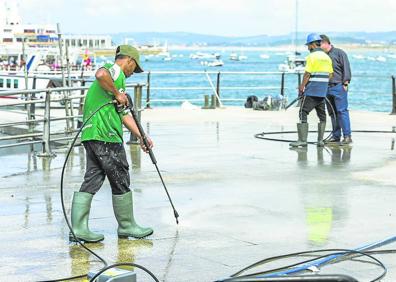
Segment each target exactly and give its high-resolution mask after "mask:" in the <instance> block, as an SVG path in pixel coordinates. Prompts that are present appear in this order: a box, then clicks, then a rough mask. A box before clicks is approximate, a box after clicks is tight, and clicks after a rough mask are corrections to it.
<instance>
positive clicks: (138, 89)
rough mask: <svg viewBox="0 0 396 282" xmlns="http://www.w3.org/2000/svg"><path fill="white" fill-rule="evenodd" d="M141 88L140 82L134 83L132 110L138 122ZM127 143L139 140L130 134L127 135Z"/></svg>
mask: <svg viewBox="0 0 396 282" xmlns="http://www.w3.org/2000/svg"><path fill="white" fill-rule="evenodd" d="M142 88H143V86H142V85H140V84H137V85H135V87H134V95H133V110H134V111H135V113H136V116H137V118H138V121H137V122H140V120H141V108H142ZM127 144H139V140H138V139H137V137H136V136H135V135H133V134H132V132H131V134H130V136H129V141H128V142H127Z"/></svg>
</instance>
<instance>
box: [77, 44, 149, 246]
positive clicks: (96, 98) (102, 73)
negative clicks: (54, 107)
mask: <svg viewBox="0 0 396 282" xmlns="http://www.w3.org/2000/svg"><path fill="white" fill-rule="evenodd" d="M139 58H140V56H139V52H138V51H137V50H136V48H134V47H132V46H129V45H120V46H118V47H117V50H116V55H115V62H114V64H105V65H104V66H103V67H101V68H100V69H98V71H97V72H96V74H95V77H96V80H95V81H94V82H93V83H92V85H91V87H90V88H89V90H88V93H87V96H86V98H85V103H84V121H86V120H87V119H88V117H89V116H91V115H92V113H93V112H94V111H95V110H97V109H98V108H99V107H100V106H102V105H104V104H106V103H108V102H110V101H114V100H117V102H118V104H119V105H123V106H127V105H128V99H127V97H126V94H125V80H126V78H127V77H129V76H131V75H132V74H133V73H140V72H143V70H142V68H141V66H140V59H139ZM122 125H125V127H126V128H128V129H129V130H130V131H131V132H132V134H134V135H135V136H137V137H138V139H140V141H142V140H141V136H140V133H139V130H138V128H137V126H136V123H135V121H134V119H133V117H132V116H131V115H129V114H128V113H127V111H126V110H125V111H124V112H121V113H119V111H117V109H116V107H115V106H113V105H109V106H106V107H103V108H102V109H101V110H100V111H98V112H97V113H96V114H95V115H93V116H92V118H91V119H90V120H89V121H88V122H87V123H86V125H85V126H84V128H83V130H82V135H81V141H82V143H83V145H84V148H85V152H86V159H87V165H86V172H85V176H84V182H83V183H82V185H81V188H80V191H79V192H75V193H74V195H73V201H72V210H71V222H72V227H73V232H74V233H75V235H76V237H77V238H78V239H80V240H81V241H84V242H99V241H101V240H103V239H104V236H103V235H102V234H98V233H94V232H92V231H90V230H89V227H88V218H89V213H90V209H91V202H92V198H93V196H94V195H95V193H96V192H98V191H99V189H100V188H101V186H102V184H103V181H104V180H105V178H106V176H107V179H108V180H109V182H110V186H111V190H112V201H113V209H114V214H115V217H116V219H117V222H118V231H117V233H118V236H119V237H121V238H122V237H126V238H127V237H135V238H143V237H146V236H149V235H151V234H152V233H153V229H151V228H147V227H141V226H139V225H138V224H137V223H136V222H135V219H134V215H133V198H132V191H131V190H130V188H129V186H130V176H129V164H128V161H127V158H126V154H125V149H124V146H123V131H122ZM148 143H149V146H150V148H151V147H152V146H153V143H152V141H151V139H150V138H148ZM140 144H141V147H142V149H143V150H144V151H146V152H147V151H148V148H146V147H145V146H144V144H143V142H140ZM70 240H71V241H75V239H74V237H73V235H72V234H70Z"/></svg>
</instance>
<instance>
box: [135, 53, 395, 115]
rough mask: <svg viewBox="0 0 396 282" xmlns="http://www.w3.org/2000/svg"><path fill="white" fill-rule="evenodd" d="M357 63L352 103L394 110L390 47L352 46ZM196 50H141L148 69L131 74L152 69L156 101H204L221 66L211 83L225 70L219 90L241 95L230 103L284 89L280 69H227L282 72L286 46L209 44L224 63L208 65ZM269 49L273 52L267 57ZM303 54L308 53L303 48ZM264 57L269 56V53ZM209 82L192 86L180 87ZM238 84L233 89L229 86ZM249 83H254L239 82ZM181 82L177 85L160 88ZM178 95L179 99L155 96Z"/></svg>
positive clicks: (291, 84)
mask: <svg viewBox="0 0 396 282" xmlns="http://www.w3.org/2000/svg"><path fill="white" fill-rule="evenodd" d="M344 50H345V51H346V52H347V54H348V57H349V60H350V64H351V69H352V81H351V84H350V87H349V93H348V95H349V108H350V109H355V110H367V111H380V112H390V111H391V108H392V80H391V76H392V75H396V56H395V54H394V53H392V52H390V51H383V50H369V51H364V50H356V49H352V50H347V49H344ZM195 52H197V51H196V50H174V51H172V50H171V51H170V56H171V60H164V57H161V56H142V66H143V68H144V70H145V73H143V74H138V75H134V76H132V77H131V78H129V79H128V82H130V83H135V82H138V83H147V73H148V72H149V71H151V72H152V73H151V77H150V86H151V91H150V98H151V100H152V104H151V106H152V107H164V106H166V107H179V106H180V105H181V103H182V102H183V101H186V100H188V101H191V102H192V103H193V104H195V105H197V106H202V105H203V99H204V98H203V96H204V95H212V94H214V91H213V89H212V88H211V84H210V82H209V81H208V79H207V76H206V75H205V73H204V71H205V70H206V71H208V72H216V73H215V74H212V75H210V78H211V80H212V83H213V84H214V85H216V78H217V72H220V73H221V74H220V86H221V88H220V96H221V98H222V99H239V100H238V101H235V100H234V101H224V104H225V105H234V106H243V104H244V101H243V100H245V99H246V97H247V96H249V95H256V96H257V97H258V98H259V99H263V98H265V97H267V96H273V97H276V96H278V95H280V85H281V75H280V74H271V75H267V74H259V75H255V74H226V73H222V72H227V71H230V72H233V71H236V72H278V71H279V65H280V64H282V63H285V60H286V58H287V55H288V53H287V52H285V51H258V50H249V49H244V50H243V52H241V51H240V50H237V49H236V50H234V51H233V50H230V49H227V50H221V48H220V49H213V50H209V49H205V50H204V51H202V50H201V52H205V53H208V54H211V53H218V54H219V55H221V60H222V61H223V62H224V65H223V66H221V67H208V66H206V65H204V64H203V63H202V62H205V61H207V62H208V61H209V62H210V61H212V60H208V59H206V60H205V59H204V60H196V59H195V60H194V59H191V58H190V55H191V54H193V53H195ZM234 52H236V53H238V54H239V55H240V54H243V55H245V56H247V59H245V60H240V61H233V60H230V54H231V53H234ZM261 55H267V56H268V57H269V58H266V59H264V58H262V57H263V56H261ZM301 55H302V56H306V55H308V53H307V52H303V53H302V54H301ZM264 57H265V56H264ZM156 71H164V72H165V71H202V73H199V74H158V73H155V72H156ZM297 82H298V79H297V75H296V74H287V75H286V76H285V88H286V89H285V92H284V94H285V96H286V97H287V98H288V100H289V101H291V100H292V99H294V98H295V97H297ZM183 87H189V88H195V87H198V88H209V89H196V90H195V89H187V90H181V89H179V88H183ZM224 87H233V88H234V89H224ZM239 87H241V88H243V87H250V89H235V88H239ZM252 87H253V88H254V87H264V88H266V89H252ZM156 88H178V89H156ZM145 98H146V89H144V90H143V99H144V100H145ZM156 100H178V101H161V102H159V101H156Z"/></svg>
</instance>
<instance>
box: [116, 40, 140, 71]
mask: <svg viewBox="0 0 396 282" xmlns="http://www.w3.org/2000/svg"><path fill="white" fill-rule="evenodd" d="M117 55H125V56H129V57H131V58H132V59H134V60H135V62H136V65H137V66H136V69H135V71H134V72H135V73H139V72H143V69H142V67H141V66H140V55H139V51H138V50H137V49H136V48H135V47H132V46H131V45H120V46H118V47H117V50H116V56H117Z"/></svg>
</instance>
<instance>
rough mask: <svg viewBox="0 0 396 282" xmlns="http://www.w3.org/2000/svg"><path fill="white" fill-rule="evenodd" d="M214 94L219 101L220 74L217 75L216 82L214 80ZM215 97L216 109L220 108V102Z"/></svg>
mask: <svg viewBox="0 0 396 282" xmlns="http://www.w3.org/2000/svg"><path fill="white" fill-rule="evenodd" d="M216 92H217V97H219V99H220V72H218V73H217V80H216ZM217 97H216V108H219V107H220V101H219V99H217Z"/></svg>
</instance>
